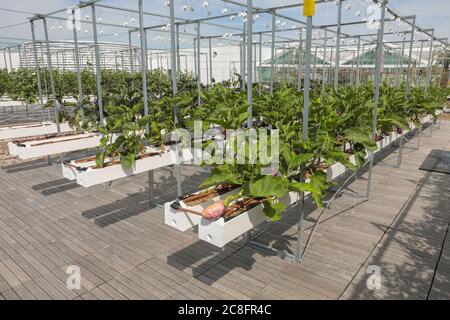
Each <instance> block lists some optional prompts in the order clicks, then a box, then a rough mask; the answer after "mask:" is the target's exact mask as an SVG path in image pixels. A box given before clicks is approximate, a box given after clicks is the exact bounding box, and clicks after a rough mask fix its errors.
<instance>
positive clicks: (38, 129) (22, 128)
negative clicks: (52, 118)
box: [0, 122, 74, 140]
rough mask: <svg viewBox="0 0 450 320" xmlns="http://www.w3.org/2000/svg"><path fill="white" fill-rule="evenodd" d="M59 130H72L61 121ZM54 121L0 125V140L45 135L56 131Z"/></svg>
mask: <svg viewBox="0 0 450 320" xmlns="http://www.w3.org/2000/svg"><path fill="white" fill-rule="evenodd" d="M60 129H61V132H72V131H74V130H73V129H72V128H70V126H69V124H68V123H61V125H60ZM57 131H58V130H57V128H56V124H55V123H50V122H39V123H33V124H26V125H17V126H7V127H0V140H12V139H18V138H25V137H36V136H45V135H47V134H55V133H57Z"/></svg>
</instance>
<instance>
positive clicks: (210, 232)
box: [198, 192, 299, 248]
mask: <svg viewBox="0 0 450 320" xmlns="http://www.w3.org/2000/svg"><path fill="white" fill-rule="evenodd" d="M298 200H299V194H298V193H296V192H290V193H288V194H287V195H286V196H285V197H284V198H283V199H281V200H280V201H281V202H283V203H284V204H285V205H286V206H290V205H292V204H294V203H296V202H297V201H298ZM267 220H268V219H267V217H266V215H265V214H264V212H263V207H262V205H259V206H257V207H254V208H252V209H250V210H248V211H247V212H244V213H242V214H241V215H239V216H237V217H235V218H233V219H231V220H228V221H225V219H224V218H220V219H219V220H216V221H212V220H207V219H203V218H202V219H201V221H200V224H199V225H198V237H199V239H200V240H203V241H206V242H208V243H210V244H212V245H214V246H216V247H219V248H223V247H224V246H225V245H226V244H227V243H229V242H231V241H233V240H234V239H236V238H238V237H240V236H241V235H243V234H245V233H246V232H248V231H250V230H252V229H254V228H256V227H257V226H258V225H260V224H261V223H263V222H264V221H267Z"/></svg>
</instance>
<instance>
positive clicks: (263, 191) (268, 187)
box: [250, 176, 289, 198]
mask: <svg viewBox="0 0 450 320" xmlns="http://www.w3.org/2000/svg"><path fill="white" fill-rule="evenodd" d="M288 191H289V188H288V184H287V183H286V181H285V180H283V178H282V177H273V176H264V177H263V178H262V179H259V180H257V181H256V182H255V183H252V184H251V185H250V192H251V194H252V195H253V196H254V197H257V198H270V197H276V198H282V197H284V196H285V195H286V193H287V192H288Z"/></svg>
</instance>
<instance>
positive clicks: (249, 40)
mask: <svg viewBox="0 0 450 320" xmlns="http://www.w3.org/2000/svg"><path fill="white" fill-rule="evenodd" d="M247 21H248V22H247V23H246V25H247V37H246V39H247V82H248V84H247V103H248V111H247V112H248V120H247V128H249V129H250V128H253V70H252V69H253V61H252V60H253V23H252V21H253V1H252V0H247ZM244 48H245V41H244Z"/></svg>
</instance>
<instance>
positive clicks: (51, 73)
mask: <svg viewBox="0 0 450 320" xmlns="http://www.w3.org/2000/svg"><path fill="white" fill-rule="evenodd" d="M42 22H43V24H44V34H45V44H46V46H47V63H48V73H49V75H50V86H51V90H52V99H53V106H54V108H55V117H56V130H57V133H58V134H60V133H61V127H60V125H59V107H58V102H57V101H56V91H55V80H54V78H53V68H52V57H51V55H50V43H49V41H48V28H47V20H46V19H45V18H43V19H42Z"/></svg>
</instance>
